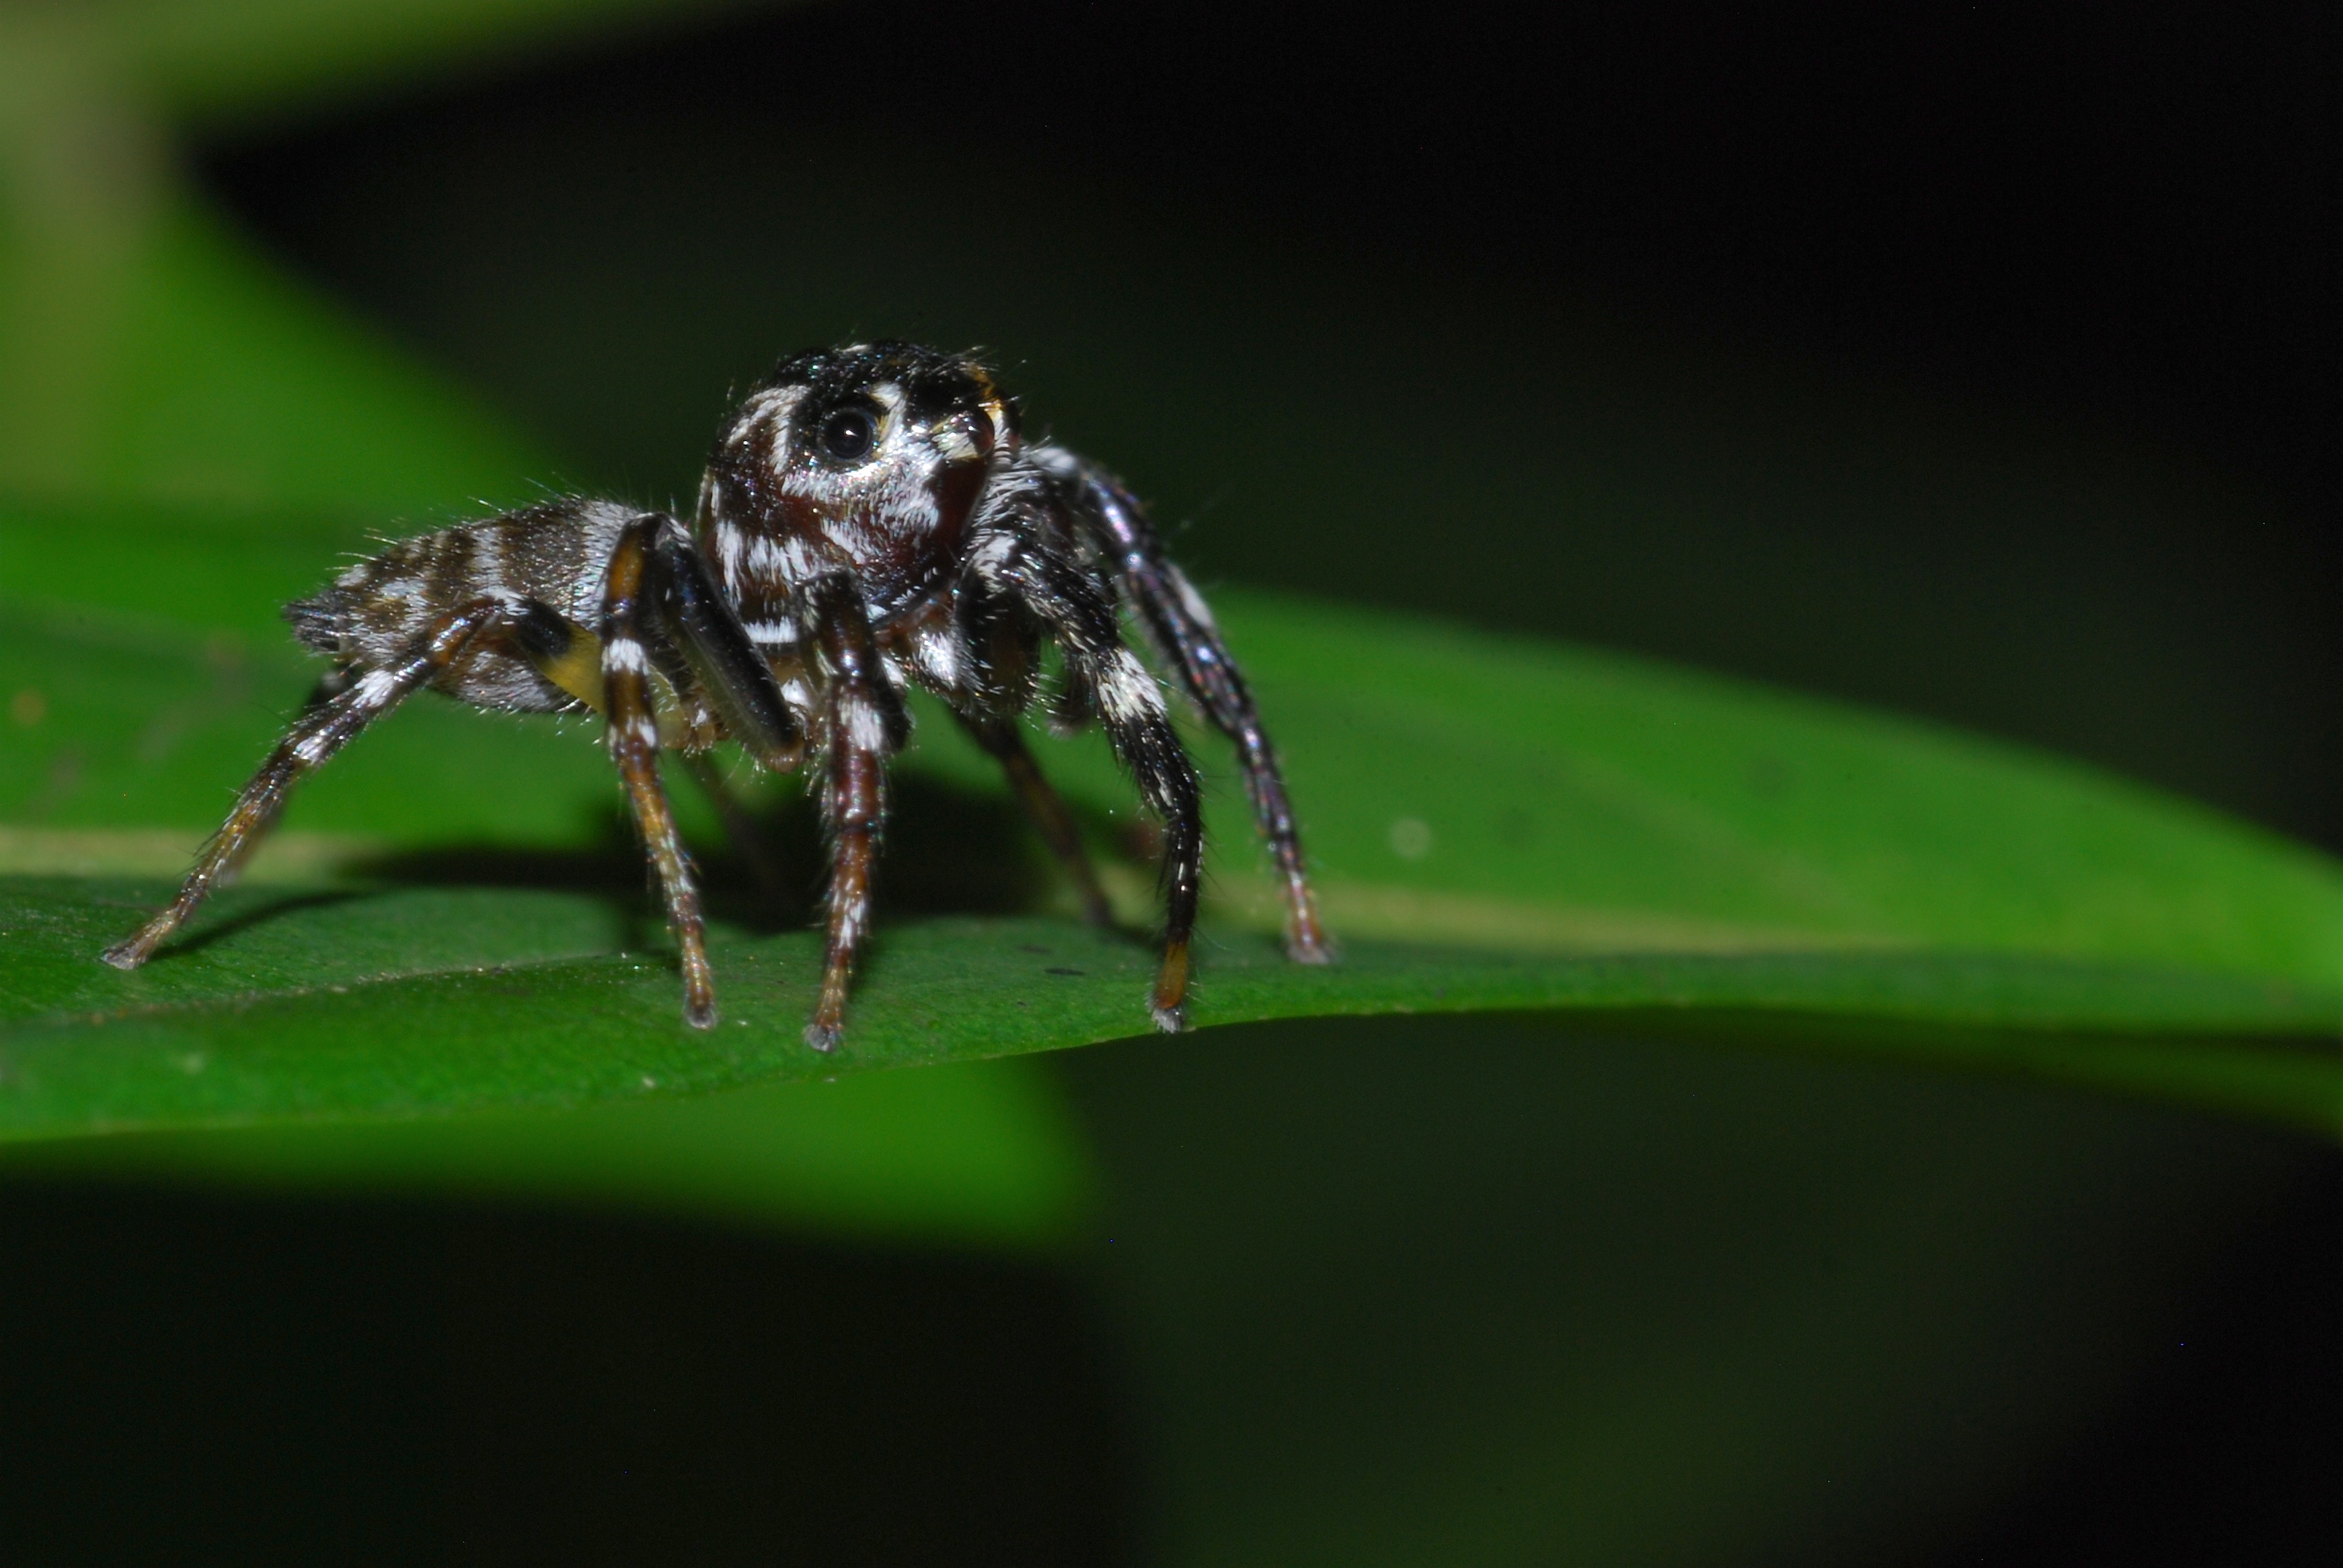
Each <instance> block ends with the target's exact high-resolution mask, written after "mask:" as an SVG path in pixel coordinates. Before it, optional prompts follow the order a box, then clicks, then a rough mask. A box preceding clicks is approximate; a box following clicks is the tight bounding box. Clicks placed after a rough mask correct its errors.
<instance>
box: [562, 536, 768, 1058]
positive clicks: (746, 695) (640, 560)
mask: <svg viewBox="0 0 2343 1568" xmlns="http://www.w3.org/2000/svg"><path fill="white" fill-rule="evenodd" d="M652 628H657V630H658V632H659V646H660V647H661V648H663V649H666V650H670V651H671V653H672V654H673V656H674V657H676V658H680V660H681V663H682V668H676V669H670V670H667V671H665V672H664V673H666V674H667V675H668V678H669V685H670V686H671V687H672V688H673V689H675V692H676V694H677V697H678V699H679V701H682V702H684V703H685V704H687V705H691V704H699V703H704V704H706V705H708V706H709V707H711V708H713V709H715V710H716V712H717V714H719V715H720V716H721V718H722V719H723V721H724V725H725V729H726V730H727V731H728V732H729V733H730V734H732V735H733V736H734V737H735V738H737V739H739V740H740V741H741V742H742V743H743V744H744V745H746V746H747V747H748V749H749V755H750V756H752V757H754V758H756V759H757V760H758V761H759V763H760V764H762V765H763V766H765V767H768V768H774V769H792V768H795V767H796V766H797V765H798V763H799V760H800V759H802V758H803V755H804V750H805V743H804V730H803V729H802V727H801V726H799V723H798V720H797V716H796V714H795V713H794V712H793V711H791V709H789V704H788V702H787V700H786V699H784V697H783V696H782V693H781V690H780V688H779V685H778V684H777V683H776V682H775V681H774V679H773V672H772V668H771V667H770V666H769V665H767V664H766V663H765V661H764V660H763V659H762V658H759V657H758V655H757V652H756V649H755V647H754V645H753V644H751V643H750V642H749V634H748V633H747V632H746V631H744V630H743V629H742V628H741V627H740V623H739V618H738V617H736V616H735V615H734V614H733V613H732V611H731V608H730V607H729V605H727V604H726V603H725V601H724V599H723V598H722V597H721V596H720V595H719V594H718V593H717V592H716V589H715V587H714V585H713V583H712V582H711V581H710V579H709V574H708V570H707V567H706V565H705V563H704V562H702V561H701V559H700V558H699V552H698V551H697V550H696V549H695V548H693V547H692V543H691V540H690V538H689V536H688V535H686V534H685V533H684V531H683V529H682V528H681V526H680V525H679V524H678V523H677V522H676V521H675V519H674V518H669V517H667V516H665V515H663V514H660V513H656V512H654V513H647V514H645V515H644V516H642V517H639V518H636V519H635V520H634V521H633V522H631V523H629V524H628V526H627V528H626V529H625V531H624V532H623V533H621V534H620V535H619V536H618V547H617V548H615V549H613V550H612V551H611V553H610V563H609V566H608V569H607V572H606V574H605V576H604V578H603V590H602V627H601V643H602V650H601V658H602V668H601V675H602V689H603V699H604V702H605V705H606V707H605V711H606V713H607V714H608V720H609V728H608V739H609V747H610V760H611V761H612V762H613V763H614V764H616V765H617V767H618V776H619V778H620V779H622V780H623V781H624V782H625V784H626V788H627V799H628V804H629V805H630V806H631V807H632V808H633V809H634V815H635V823H636V826H637V827H638V828H639V829H641V832H642V835H643V847H644V849H645V851H646V852H647V853H648V854H649V857H650V861H651V866H652V868H653V869H654V870H655V871H656V872H657V874H658V877H659V891H660V894H661V896H662V897H663V898H664V899H665V900H666V903H667V918H668V927H669V930H672V931H674V933H675V942H676V948H677V950H678V953H679V960H680V964H681V968H682V970H683V1016H684V1021H686V1022H687V1023H689V1024H690V1025H691V1026H692V1027H693V1028H694V1029H710V1028H713V1027H714V1026H715V1023H716V982H715V976H714V973H713V971H712V970H710V968H709V962H708V932H707V923H706V920H705V919H704V917H703V916H702V915H701V913H700V909H699V889H698V888H697V887H696V886H694V884H693V882H692V878H691V861H690V859H689V856H687V855H686V854H685V853H684V849H683V840H682V838H681V836H680V835H679V833H678V832H677V831H676V826H675V813H674V812H673V810H672V809H670V808H669V804H668V799H667V790H666V789H665V787H664V786H663V785H662V784H661V783H660V781H659V744H660V736H659V714H658V711H657V709H656V708H655V706H654V703H653V699H652V692H651V672H652V668H653V666H652V651H651V649H652V642H651V638H650V637H649V635H648V634H649V632H650V630H651V629H652Z"/></svg>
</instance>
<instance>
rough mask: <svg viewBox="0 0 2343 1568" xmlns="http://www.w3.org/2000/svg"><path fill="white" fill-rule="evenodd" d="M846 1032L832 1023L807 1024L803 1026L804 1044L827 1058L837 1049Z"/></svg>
mask: <svg viewBox="0 0 2343 1568" xmlns="http://www.w3.org/2000/svg"><path fill="white" fill-rule="evenodd" d="M845 1033H846V1031H845V1030H842V1029H840V1028H839V1026H838V1025H836V1024H834V1023H809V1024H808V1025H806V1026H805V1042H806V1044H807V1045H809V1046H810V1047H812V1048H813V1049H814V1050H819V1051H820V1052H821V1053H822V1054H823V1055H825V1056H827V1055H828V1054H829V1053H830V1052H831V1051H833V1050H837V1049H838V1042H839V1040H840V1039H841V1038H843V1037H844V1035H845Z"/></svg>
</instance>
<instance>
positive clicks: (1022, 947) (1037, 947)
mask: <svg viewBox="0 0 2343 1568" xmlns="http://www.w3.org/2000/svg"><path fill="white" fill-rule="evenodd" d="M1017 950H1018V951H1019V952H1021V953H1047V952H1048V951H1049V949H1047V948H1045V947H1043V946H1041V943H1039V942H1019V943H1018V944H1017Z"/></svg>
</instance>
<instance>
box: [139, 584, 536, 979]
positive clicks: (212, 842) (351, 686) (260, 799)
mask: <svg viewBox="0 0 2343 1568" xmlns="http://www.w3.org/2000/svg"><path fill="white" fill-rule="evenodd" d="M504 616H505V609H504V606H503V605H502V604H500V603H499V602H498V601H497V600H495V599H478V600H475V601H474V602H473V603H471V604H468V605H466V606H464V607H463V608H461V609H458V610H453V611H450V612H449V613H447V614H446V615H443V616H441V617H439V618H438V619H437V620H436V621H434V622H433V623H432V625H431V626H430V628H428V629H427V631H426V632H425V633H424V634H423V635H422V636H421V637H419V638H416V639H415V641H414V642H413V643H412V644H410V645H409V648H408V652H407V657H406V658H403V659H401V660H399V661H398V662H397V664H395V665H392V666H390V667H389V668H380V669H370V670H367V671H366V672H364V673H363V674H359V675H357V676H356V677H355V678H353V677H352V676H351V674H350V672H349V671H347V670H336V671H334V672H333V673H331V674H329V675H327V677H326V678H325V679H324V680H322V681H320V682H319V683H318V687H317V692H316V693H315V694H314V695H312V697H311V698H310V699H309V702H308V704H307V707H306V708H305V709H303V711H302V713H301V716H300V717H299V718H297V719H295V720H294V721H293V723H292V725H291V726H290V727H289V728H288V729H287V730H286V732H285V735H284V738H283V739H280V740H278V741H277V748H276V749H275V750H273V751H271V752H270V753H269V754H268V759H267V760H266V761H265V762H263V763H262V764H261V765H260V769H259V771H258V772H256V773H255V774H254V775H253V776H252V779H251V781H250V782H249V783H247V784H246V785H245V787H244V789H243V792H242V793H241V794H239V795H238V796H237V797H236V805H235V807H234V809H231V810H230V811H229V812H228V816H227V820H226V821H225V822H223V823H221V824H220V826H219V829H218V830H217V831H216V832H215V833H214V834H213V835H212V836H211V838H210V839H207V840H206V842H205V844H204V847H203V849H201V850H200V851H199V852H198V853H197V855H196V864H195V868H194V869H192V870H190V871H189V872H188V873H187V878H186V881H185V882H183V883H182V884H181V885H180V888H179V895H178V897H177V898H176V899H174V900H172V901H171V904H170V907H169V908H167V909H166V910H163V911H162V912H161V913H159V914H157V915H156V916H155V918H154V919H152V920H148V921H147V922H146V924H145V925H144V926H142V927H140V928H139V929H138V930H137V931H136V932H135V933H134V934H133V935H131V936H130V937H129V938H127V939H126V940H123V941H120V942H116V944H115V945H114V946H112V947H110V948H108V949H106V951H105V952H104V953H103V954H101V955H100V956H101V957H102V958H104V959H105V960H106V962H107V963H109V964H112V965H113V966H114V967H115V968H116V969H118V970H135V969H136V968H137V967H138V966H139V965H141V964H143V963H145V962H146V960H148V959H150V958H152V957H154V956H155V950H156V949H157V948H159V947H161V946H162V945H163V943H164V942H165V941H166V940H168V939H169V937H170V935H171V933H172V932H174V931H176V930H178V929H179V928H180V927H181V926H183V925H185V924H186V922H187V920H188V917H190V916H192V915H193V914H194V913H195V912H196V909H197V908H199V907H200V906H201V905H202V903H203V901H204V900H206V898H208V897H210V896H211V894H212V892H213V890H215V889H216V888H218V887H220V886H221V885H222V884H224V883H225V882H226V881H227V880H228V879H230V878H231V877H233V876H234V875H235V872H236V867H237V866H238V865H239V864H241V863H242V861H243V860H244V858H245V857H246V855H247V854H249V853H250V852H251V850H252V848H253V846H254V845H256V843H258V842H259V840H260V839H261V838H262V837H263V836H264V835H265V834H266V832H267V831H268V829H270V828H271V827H272V826H274V825H275V823H276V821H277V817H278V816H279V815H280V814H281V813H282V812H283V811H284V809H285V802H286V799H287V797H288V796H289V795H291V793H292V791H293V786H294V785H296V784H297V783H298V782H300V780H301V779H302V777H303V775H305V774H307V773H310V772H313V771H315V770H316V769H318V768H321V767H323V766H325V764H326V762H327V760H328V759H331V758H332V757H333V755H334V753H336V752H337V751H339V750H340V749H342V748H343V747H344V746H346V745H347V744H349V742H350V740H351V739H352V738H354V737H355V736H356V735H357V733H358V731H360V730H361V729H365V728H366V727H367V725H369V724H371V723H373V722H374V721H375V720H376V719H379V718H381V717H382V716H383V715H384V714H386V713H387V712H389V711H390V710H391V709H394V708H396V707H397V706H398V705H399V704H400V703H401V702H403V701H405V700H406V699H407V698H408V697H409V696H411V695H412V694H413V693H414V692H415V691H416V690H417V689H418V688H420V687H423V686H427V685H428V684H430V683H431V682H432V681H433V680H435V679H437V678H438V677H439V676H440V675H441V674H442V673H443V672H445V671H446V670H447V669H448V668H450V667H452V666H454V665H455V664H456V663H457V662H458V660H460V659H462V658H465V657H466V656H467V655H468V654H469V653H470V652H471V651H472V650H473V649H474V648H477V647H478V645H479V644H480V643H481V642H482V641H483V640H484V639H486V638H488V637H489V636H490V635H491V634H492V633H493V632H494V631H495V630H496V628H498V626H499V625H500V624H501V623H502V621H503V619H504Z"/></svg>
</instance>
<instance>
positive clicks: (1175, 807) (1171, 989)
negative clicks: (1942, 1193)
mask: <svg viewBox="0 0 2343 1568" xmlns="http://www.w3.org/2000/svg"><path fill="white" fill-rule="evenodd" d="M970 561H971V565H972V568H973V569H974V571H975V573H976V575H977V577H978V578H979V580H980V581H981V582H984V583H985V585H986V586H987V587H988V588H991V589H992V591H997V592H1005V593H1008V594H1011V595H1012V596H1014V597H1015V598H1017V599H1018V600H1020V601H1021V602H1022V603H1023V604H1024V606H1025V607H1026V608H1028V609H1029V610H1031V612H1032V614H1033V616H1034V618H1036V619H1038V620H1040V621H1041V624H1042V626H1043V627H1044V628H1047V629H1048V631H1049V633H1050V635H1051V638H1054V639H1055V640H1056V642H1057V644H1058V646H1059V648H1061V650H1062V651H1063V652H1064V654H1065V656H1066V660H1067V662H1068V663H1069V664H1070V665H1072V666H1073V667H1075V668H1077V669H1078V670H1079V672H1080V674H1081V678H1082V679H1083V680H1084V681H1085V682H1087V683H1088V685H1089V687H1090V689H1091V690H1092V691H1094V692H1095V693H1096V694H1097V699H1098V706H1099V713H1100V716H1101V719H1103V720H1104V721H1105V725H1106V732H1107V739H1108V740H1109V741H1110V742H1111V744H1112V745H1113V747H1114V750H1115V755H1116V756H1117V757H1119V758H1121V759H1122V764H1123V766H1124V767H1126V768H1128V769H1131V777H1132V779H1134V780H1135V781H1136V782H1137V784H1138V786H1139V793H1140V796H1141V799H1144V800H1145V801H1146V802H1147V805H1148V807H1149V809H1151V810H1152V811H1153V812H1154V813H1155V815H1156V817H1157V818H1158V819H1160V820H1161V822H1162V824H1163V960H1162V963H1161V966H1160V967H1159V968H1158V969H1157V970H1156V972H1155V988H1154V990H1153V991H1152V993H1151V995H1150V996H1149V999H1148V1010H1149V1012H1150V1013H1151V1015H1152V1016H1153V1018H1154V1020H1155V1027H1156V1028H1158V1029H1160V1030H1163V1031H1164V1032H1165V1033H1167V1034H1176V1033H1177V1032H1179V1031H1180V1030H1182V1029H1184V1028H1186V1027H1187V1021H1188V946H1189V942H1190V940H1191V938H1192V935H1193V933H1194V930H1195V926H1196V898H1197V894H1198V893H1199V891H1200V890H1202V885H1203V867H1204V820H1203V810H1202V803H1201V799H1200V792H1199V789H1198V787H1197V782H1196V768H1195V764H1194V763H1192V761H1190V760H1189V758H1188V751H1187V749H1186V748H1185V747H1183V746H1182V745H1181V743H1180V735H1179V731H1177V730H1176V729H1172V716H1171V714H1170V713H1168V712H1167V711H1165V709H1164V706H1163V693H1162V689H1161V687H1159V686H1158V685H1157V684H1156V681H1155V678H1154V677H1153V676H1152V675H1151V674H1149V673H1148V671H1147V667H1146V666H1145V665H1143V664H1141V663H1140V662H1139V660H1138V659H1137V658H1134V657H1132V655H1131V650H1130V649H1129V648H1125V647H1124V646H1123V644H1122V636H1121V631H1120V629H1119V628H1117V626H1116V624H1115V616H1114V605H1113V600H1112V598H1111V595H1110V593H1109V592H1108V590H1107V588H1106V585H1104V584H1103V583H1101V582H1100V581H1098V580H1097V579H1095V578H1093V577H1091V575H1090V574H1089V573H1086V572H1085V571H1083V570H1082V569H1081V568H1079V567H1077V566H1075V565H1074V564H1073V563H1072V562H1071V561H1068V560H1066V559H1065V558H1062V557H1061V556H1059V555H1057V554H1055V553H1054V552H1052V551H1051V550H1049V549H1048V548H1044V547H1043V546H1041V544H1039V543H1037V542H1035V541H1034V540H1031V539H1027V538H1018V537H1015V536H1011V535H998V536H995V537H994V538H991V539H988V540H986V541H984V542H983V543H982V544H980V546H979V547H978V548H976V549H975V550H974V551H973V552H972V553H971V556H970Z"/></svg>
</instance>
